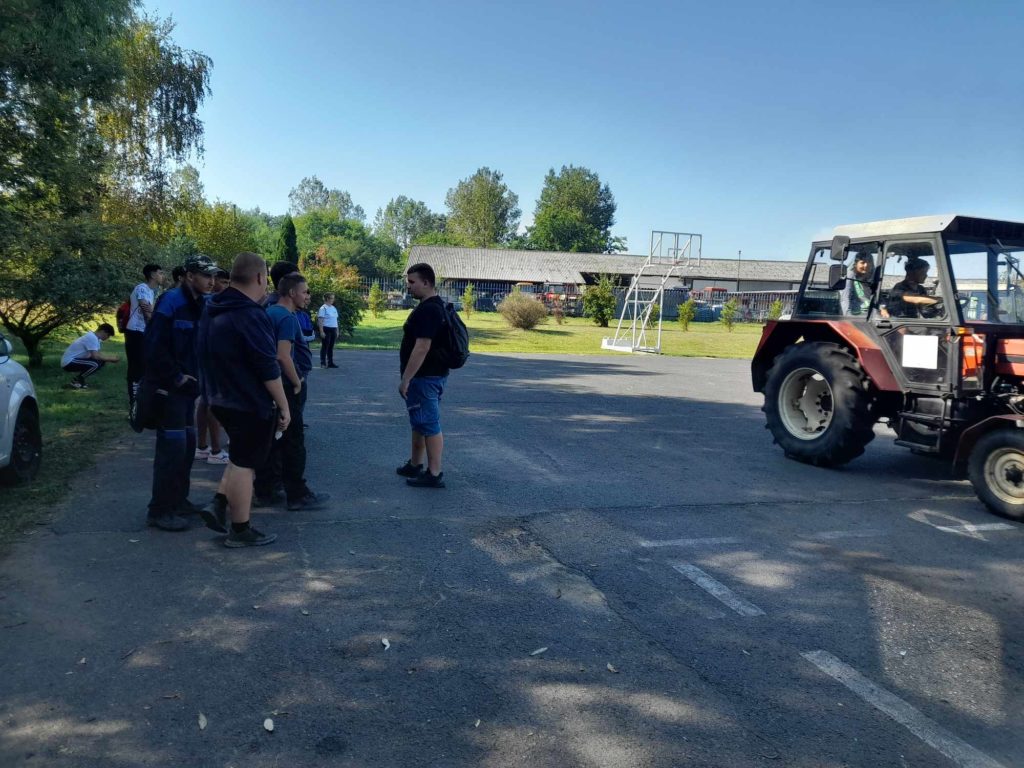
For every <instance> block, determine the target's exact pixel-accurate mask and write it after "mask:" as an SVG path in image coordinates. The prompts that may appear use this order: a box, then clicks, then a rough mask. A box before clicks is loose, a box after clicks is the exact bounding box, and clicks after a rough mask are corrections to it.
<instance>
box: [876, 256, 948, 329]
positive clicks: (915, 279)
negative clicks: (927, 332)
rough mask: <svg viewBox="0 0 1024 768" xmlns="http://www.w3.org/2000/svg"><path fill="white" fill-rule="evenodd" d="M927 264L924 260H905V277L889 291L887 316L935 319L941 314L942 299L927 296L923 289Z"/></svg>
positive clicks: (926, 290) (925, 290)
mask: <svg viewBox="0 0 1024 768" xmlns="http://www.w3.org/2000/svg"><path fill="white" fill-rule="evenodd" d="M929 266H930V265H929V264H928V262H927V261H925V260H924V259H921V258H918V257H916V256H915V257H913V258H911V259H908V260H907V263H906V266H905V267H904V269H906V271H907V276H906V278H904V279H903V280H901V281H900V282H898V283H896V285H894V286H893V287H892V290H891V291H889V303H888V309H889V314H890V315H892V316H893V317H936V316H937V315H940V314H941V313H942V308H941V305H942V299H939V298H936V297H935V296H929V295H928V289H927V288H925V287H924V281H925V278H927V277H928V268H929Z"/></svg>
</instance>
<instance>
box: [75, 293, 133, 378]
mask: <svg viewBox="0 0 1024 768" xmlns="http://www.w3.org/2000/svg"><path fill="white" fill-rule="evenodd" d="M121 295H122V296H123V295H124V294H121ZM99 351H100V337H99V336H97V335H96V334H95V333H93V332H92V331H89V332H88V333H86V334H83V335H82V336H79V337H78V338H77V339H75V340H74V341H72V342H71V344H69V345H68V348H67V349H66V350H64V357H62V358H61V359H60V366H61V368H63V367H64V366H65V365H67V364H68V363H70V362H71V361H72V360H75V359H76V358H79V357H84V358H88V357H89V353H90V352H99Z"/></svg>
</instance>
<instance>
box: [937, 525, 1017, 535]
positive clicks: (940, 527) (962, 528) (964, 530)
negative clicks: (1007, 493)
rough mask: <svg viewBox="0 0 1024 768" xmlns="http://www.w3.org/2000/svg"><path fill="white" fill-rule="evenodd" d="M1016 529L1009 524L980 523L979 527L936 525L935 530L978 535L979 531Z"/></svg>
mask: <svg viewBox="0 0 1024 768" xmlns="http://www.w3.org/2000/svg"><path fill="white" fill-rule="evenodd" d="M1016 527H1017V526H1015V525H1010V524H1009V523H979V524H978V525H975V524H973V523H964V524H963V525H936V526H935V529H936V530H938V531H945V532H946V533H977V532H978V531H1012V530H1014V529H1015V528H1016Z"/></svg>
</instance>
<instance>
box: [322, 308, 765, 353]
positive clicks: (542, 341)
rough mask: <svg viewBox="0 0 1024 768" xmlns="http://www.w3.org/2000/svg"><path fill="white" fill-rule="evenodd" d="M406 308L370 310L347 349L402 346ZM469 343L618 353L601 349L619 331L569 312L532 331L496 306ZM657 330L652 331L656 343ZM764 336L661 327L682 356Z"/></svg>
mask: <svg viewBox="0 0 1024 768" xmlns="http://www.w3.org/2000/svg"><path fill="white" fill-rule="evenodd" d="M408 316H409V313H408V311H407V310H393V311H389V312H385V313H384V314H383V315H382V316H381V317H379V318H374V317H373V316H372V315H371V314H370V313H369V312H367V313H366V314H365V315H364V317H363V322H362V323H361V324H360V325H359V327H358V328H356V332H355V335H354V336H353V337H352V338H351V339H346V340H345V341H343V342H341V343H340V345H339V346H341V347H345V348H347V349H398V346H399V344H400V343H401V340H402V323H404V322H405V319H406V318H407V317H408ZM463 319H464V320H465V321H466V325H467V326H468V327H469V341H470V348H471V349H472V350H474V351H476V352H541V353H544V352H547V353H558V354H567V355H568V354H572V355H600V354H606V355H607V354H615V353H614V352H609V351H608V350H603V349H601V339H602V338H603V337H605V336H608V337H613V336H614V335H615V325H616V323H615V322H613V323H612V324H611V327H610V328H599V327H598V326H596V325H594V323H593V321H591V320H589V319H587V318H582V317H567V318H565V323H564V324H563V325H558V324H557V323H555V321H554V320H553V319H552V318H548V320H547V322H546V323H543V324H542V325H540V326H538V327H537V328H536V329H534V330H532V331H521V330H518V329H516V328H509V327H508V324H507V323H506V322H505V320H504V319H503V318H502V316H501V315H499V314H498V313H497V312H474V313H473V314H472V315H470V316H469V317H468V318H467V317H466V316H465V315H463ZM656 338H657V330H654V331H648V341H649V343H650V344H652V345H653V343H654V340H655V339H656ZM760 338H761V326H760V325H757V324H737V325H735V326H734V327H733V331H732V332H731V333H730V332H729V331H728V329H726V327H725V326H724V325H722V324H721V323H691V324H690V330H689V331H686V332H683V331H682V330H681V329H680V327H679V324H678V323H676V322H666V323H665V324H664V326H663V328H662V332H661V351H662V353H663V354H666V355H674V356H678V357H733V358H741V359H748V360H749V359H750V358H751V357H753V355H754V350H755V349H756V348H757V342H758V340H759V339H760Z"/></svg>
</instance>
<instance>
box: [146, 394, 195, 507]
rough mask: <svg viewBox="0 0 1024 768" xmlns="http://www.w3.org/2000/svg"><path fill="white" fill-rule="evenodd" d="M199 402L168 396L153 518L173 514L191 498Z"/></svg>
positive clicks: (157, 461)
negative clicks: (196, 415) (190, 490)
mask: <svg viewBox="0 0 1024 768" xmlns="http://www.w3.org/2000/svg"><path fill="white" fill-rule="evenodd" d="M195 413H196V399H195V397H194V396H192V395H182V394H178V393H175V392H171V393H170V394H168V395H167V402H166V404H165V406H164V412H163V417H162V419H161V420H160V428H159V429H157V431H156V456H155V457H154V458H153V496H152V498H151V499H150V500H149V516H150V517H160V516H161V515H169V514H171V513H172V512H174V510H175V509H176V508H177V507H178V505H179V504H181V502H183V501H185V499H187V498H188V492H189V486H190V482H191V474H192V460H193V459H194V458H195V454H196V427H195Z"/></svg>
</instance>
